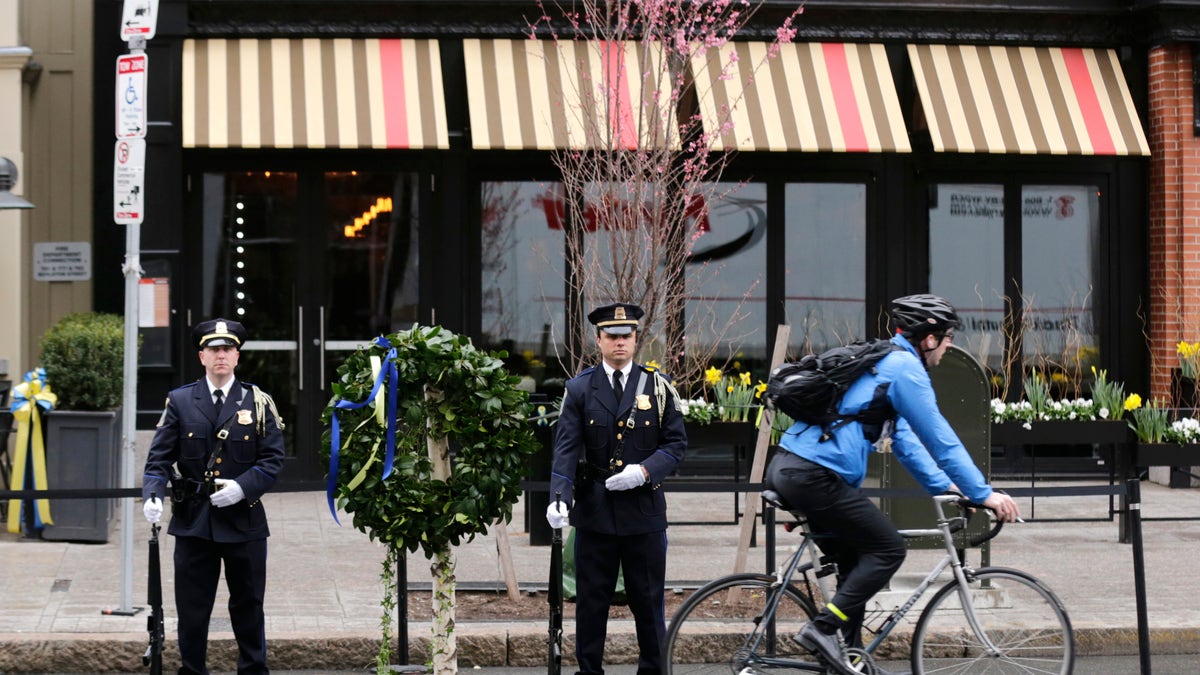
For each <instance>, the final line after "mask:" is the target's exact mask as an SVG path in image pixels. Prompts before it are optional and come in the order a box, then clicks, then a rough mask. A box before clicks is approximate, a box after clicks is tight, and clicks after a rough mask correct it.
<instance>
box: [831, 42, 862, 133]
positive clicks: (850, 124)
mask: <svg viewBox="0 0 1200 675" xmlns="http://www.w3.org/2000/svg"><path fill="white" fill-rule="evenodd" d="M821 51H822V52H824V54H825V69H826V70H827V71H828V72H829V84H830V86H831V87H832V88H833V104H834V107H835V108H836V109H837V115H838V122H839V124H840V125H841V127H842V139H843V140H844V141H845V143H846V150H847V151H849V152H867V151H869V150H870V149H871V148H870V146H869V145H868V144H867V132H866V131H865V130H864V129H863V123H862V118H861V117H859V107H858V98H857V97H856V96H855V95H854V84H853V82H852V81H851V79H850V65H849V64H848V63H847V61H846V45H844V44H837V43H825V44H822V45H821Z"/></svg>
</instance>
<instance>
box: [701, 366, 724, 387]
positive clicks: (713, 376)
mask: <svg viewBox="0 0 1200 675" xmlns="http://www.w3.org/2000/svg"><path fill="white" fill-rule="evenodd" d="M720 381H721V369H720V368H716V367H711V368H709V369H708V370H706V371H704V382H705V383H706V384H716V383H718V382H720Z"/></svg>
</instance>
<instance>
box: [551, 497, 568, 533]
mask: <svg viewBox="0 0 1200 675" xmlns="http://www.w3.org/2000/svg"><path fill="white" fill-rule="evenodd" d="M570 515H571V511H570V509H568V508H567V505H566V503H565V502H561V501H557V502H550V506H548V507H546V522H548V523H550V527H551V528H552V529H555V530H561V529H562V528H563V527H565V526H566V524H567V522H568V518H569V516H570Z"/></svg>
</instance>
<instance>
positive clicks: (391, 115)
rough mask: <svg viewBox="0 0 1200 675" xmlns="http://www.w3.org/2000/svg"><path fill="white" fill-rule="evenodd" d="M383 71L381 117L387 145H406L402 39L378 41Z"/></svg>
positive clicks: (403, 146)
mask: <svg viewBox="0 0 1200 675" xmlns="http://www.w3.org/2000/svg"><path fill="white" fill-rule="evenodd" d="M379 62H380V70H381V71H382V73H383V119H384V125H385V127H386V128H387V147H389V148H407V147H408V110H407V109H406V108H405V105H404V46H403V41H402V40H380V41H379Z"/></svg>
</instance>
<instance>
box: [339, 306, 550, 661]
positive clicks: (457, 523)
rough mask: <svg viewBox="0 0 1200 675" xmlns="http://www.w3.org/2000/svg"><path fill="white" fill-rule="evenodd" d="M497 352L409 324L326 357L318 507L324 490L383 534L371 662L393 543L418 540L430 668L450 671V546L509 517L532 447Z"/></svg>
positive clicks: (402, 545) (386, 654)
mask: <svg viewBox="0 0 1200 675" xmlns="http://www.w3.org/2000/svg"><path fill="white" fill-rule="evenodd" d="M505 356H507V354H504V353H496V354H488V353H485V352H481V351H479V350H476V349H475V348H474V347H473V346H472V345H471V342H470V340H469V339H467V338H466V337H464V336H461V335H456V334H454V333H452V332H450V331H447V330H443V329H442V328H440V327H437V326H416V327H414V328H412V329H411V330H408V331H403V332H399V333H394V334H391V335H388V336H385V337H381V338H377V339H376V341H375V343H374V344H372V345H371V346H370V347H369V348H367V349H360V350H359V351H357V352H355V353H354V354H352V355H351V356H349V357H348V358H347V359H346V360H345V362H343V363H342V365H341V366H339V367H338V370H337V374H338V379H337V381H336V382H335V383H334V385H333V398H332V399H331V400H330V402H329V404H328V405H327V406H326V408H325V412H324V414H323V420H324V421H325V423H326V432H325V434H324V443H323V444H322V447H323V451H324V452H325V453H328V454H327V455H326V456H327V458H328V459H329V466H330V469H329V473H328V479H329V486H328V488H329V499H330V509H331V510H333V509H335V501H336V507H338V508H341V509H343V510H344V511H346V512H347V513H350V514H353V516H354V527H355V528H356V529H358V530H361V531H363V532H365V533H366V534H367V535H368V536H369V537H371V539H372V540H379V541H382V542H385V543H387V544H388V545H389V551H390V553H389V555H388V559H387V560H385V561H384V572H383V578H384V586H385V588H384V595H383V606H384V610H385V612H384V617H383V643H382V645H381V646H380V654H379V658H378V666H379V670H380V671H383V670H386V669H387V665H388V663H389V661H390V658H391V652H390V650H391V637H390V626H391V618H390V611H391V608H392V607H393V606H394V598H395V592H394V591H395V589H394V583H395V582H394V578H393V577H392V576H391V575H392V572H391V570H392V569H394V567H393V565H394V564H395V562H396V558H397V556H396V553H397V552H398V551H399V550H400V549H407V550H409V551H413V552H415V551H416V550H417V549H418V548H420V549H422V550H423V551H424V553H425V556H426V557H427V558H430V559H431V560H432V563H431V565H430V569H431V571H432V574H433V613H434V621H433V639H432V647H431V650H430V651H431V654H432V657H433V667H434V672H435V673H454V672H457V668H458V666H457V648H456V643H455V639H454V633H453V628H454V557H453V553H452V550H451V547H453V546H457V545H458V544H459V543H461V542H462V541H463V540H464V539H465V540H466V541H470V540H471V539H473V538H474V537H475V535H476V534H481V533H483V532H485V531H486V530H487V527H488V525H489V524H491V523H493V522H495V521H496V520H497V519H500V518H503V519H504V520H505V521H506V522H507V521H508V520H510V519H511V518H512V505H513V504H514V503H515V502H516V501H517V499H518V498H519V497H520V494H521V490H520V482H521V478H522V477H523V476H524V473H525V467H526V460H527V458H528V456H529V455H531V454H532V453H533V452H534V451H535V450H536V448H537V440H536V439H535V437H534V435H533V430H532V429H531V428H530V426H529V424H528V423H527V422H526V415H527V413H528V411H529V398H528V394H527V393H525V392H523V391H521V390H518V389H517V388H516V385H517V383H518V382H519V381H520V378H519V377H517V376H515V375H510V374H508V372H507V371H506V370H505V369H504V364H503V362H502V361H501V358H504V357H505ZM451 444H453V448H454V451H453V457H451ZM330 449H332V452H330ZM334 518H335V519H336V518H337V513H336V511H334Z"/></svg>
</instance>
